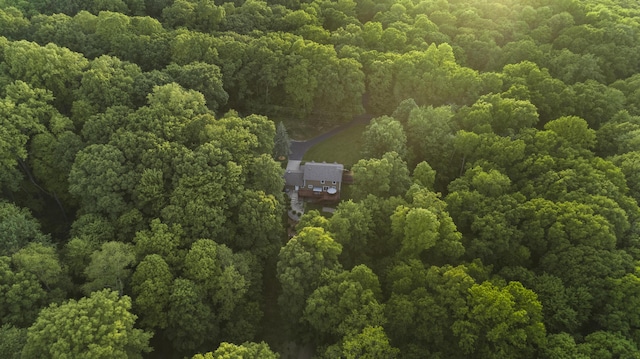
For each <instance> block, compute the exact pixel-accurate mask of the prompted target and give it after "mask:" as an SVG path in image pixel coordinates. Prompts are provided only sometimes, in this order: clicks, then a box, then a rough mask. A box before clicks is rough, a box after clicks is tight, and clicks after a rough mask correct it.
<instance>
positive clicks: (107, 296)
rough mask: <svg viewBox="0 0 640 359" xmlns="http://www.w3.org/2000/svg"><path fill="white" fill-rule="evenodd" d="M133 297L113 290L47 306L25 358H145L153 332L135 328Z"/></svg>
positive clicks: (30, 337)
mask: <svg viewBox="0 0 640 359" xmlns="http://www.w3.org/2000/svg"><path fill="white" fill-rule="evenodd" d="M130 309H131V299H130V298H129V297H127V296H123V297H120V296H118V293H116V292H112V291H109V290H102V291H99V292H94V293H92V294H91V296H90V297H88V298H87V297H85V298H81V299H80V300H77V301H76V300H74V299H71V300H69V301H67V302H64V303H62V304H52V305H51V306H49V307H48V308H45V309H43V310H42V311H41V312H40V314H39V315H38V319H36V322H35V323H34V324H33V325H32V326H31V327H30V328H29V331H28V334H27V343H26V345H25V346H24V349H23V351H22V357H23V358H66V357H69V356H72V357H77V358H80V357H82V358H115V357H119V358H142V353H148V352H150V351H151V348H150V347H149V344H148V343H149V339H150V338H151V336H152V334H151V333H148V332H145V331H142V330H140V329H136V328H134V324H135V320H136V316H135V315H134V314H132V313H131V312H130V311H129V310H130Z"/></svg>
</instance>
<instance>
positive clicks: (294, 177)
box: [284, 170, 304, 186]
mask: <svg viewBox="0 0 640 359" xmlns="http://www.w3.org/2000/svg"><path fill="white" fill-rule="evenodd" d="M302 175H303V173H302V171H291V170H287V172H285V173H284V181H285V184H286V185H288V186H303V185H304V181H303V179H302Z"/></svg>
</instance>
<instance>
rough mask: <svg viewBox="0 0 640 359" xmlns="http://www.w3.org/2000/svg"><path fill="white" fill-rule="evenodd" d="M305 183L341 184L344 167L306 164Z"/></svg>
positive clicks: (336, 164) (332, 164) (335, 164)
mask: <svg viewBox="0 0 640 359" xmlns="http://www.w3.org/2000/svg"><path fill="white" fill-rule="evenodd" d="M303 170H304V180H305V181H322V180H325V181H336V183H338V182H342V172H343V171H344V166H343V165H341V164H338V163H318V162H307V163H306V164H305V165H304V168H303Z"/></svg>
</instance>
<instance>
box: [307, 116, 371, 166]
mask: <svg viewBox="0 0 640 359" xmlns="http://www.w3.org/2000/svg"><path fill="white" fill-rule="evenodd" d="M365 127H366V125H364V124H358V125H354V126H352V127H350V128H348V129H346V130H344V131H342V132H340V133H339V134H337V135H335V136H333V137H331V138H329V139H328V140H326V141H324V142H322V143H319V144H317V145H315V146H313V147H312V148H311V149H309V151H307V153H305V155H304V160H305V161H316V162H322V161H325V162H338V163H342V164H343V165H344V166H345V168H351V166H352V165H353V164H354V163H356V162H358V160H359V159H360V151H361V149H362V132H363V131H364V129H365Z"/></svg>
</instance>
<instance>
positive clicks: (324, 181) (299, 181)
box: [284, 162, 344, 202]
mask: <svg viewBox="0 0 640 359" xmlns="http://www.w3.org/2000/svg"><path fill="white" fill-rule="evenodd" d="M343 173H344V166H343V165H341V164H339V163H325V162H322V163H320V162H307V163H306V164H304V165H302V166H299V168H287V171H286V172H285V175H284V178H285V184H286V185H287V186H288V187H293V188H292V189H293V190H294V191H297V192H298V196H300V197H301V198H306V199H308V200H311V201H313V202H334V201H339V200H340V190H341V189H342V175H343Z"/></svg>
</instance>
